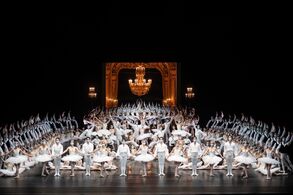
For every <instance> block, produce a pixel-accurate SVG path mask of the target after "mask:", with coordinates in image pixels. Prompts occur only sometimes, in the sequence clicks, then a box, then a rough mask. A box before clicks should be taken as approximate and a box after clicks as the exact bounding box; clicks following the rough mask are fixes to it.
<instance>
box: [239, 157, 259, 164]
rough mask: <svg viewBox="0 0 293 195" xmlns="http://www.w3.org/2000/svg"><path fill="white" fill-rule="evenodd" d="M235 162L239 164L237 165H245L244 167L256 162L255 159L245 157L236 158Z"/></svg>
mask: <svg viewBox="0 0 293 195" xmlns="http://www.w3.org/2000/svg"><path fill="white" fill-rule="evenodd" d="M235 161H237V162H239V163H243V164H246V165H249V164H251V163H254V162H256V159H255V158H253V157H249V156H248V157H246V156H242V155H240V156H236V157H235Z"/></svg>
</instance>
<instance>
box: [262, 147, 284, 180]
mask: <svg viewBox="0 0 293 195" xmlns="http://www.w3.org/2000/svg"><path fill="white" fill-rule="evenodd" d="M272 153H273V150H272V147H267V148H266V149H265V154H266V156H265V157H262V158H259V159H258V161H259V162H262V163H265V165H266V168H267V179H272V174H271V166H272V165H273V164H274V165H275V164H279V163H280V162H279V161H277V160H275V159H273V158H272Z"/></svg>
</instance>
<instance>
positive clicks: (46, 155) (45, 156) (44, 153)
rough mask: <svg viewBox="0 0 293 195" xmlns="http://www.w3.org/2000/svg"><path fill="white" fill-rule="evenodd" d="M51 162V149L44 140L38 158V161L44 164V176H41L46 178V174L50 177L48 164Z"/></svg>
mask: <svg viewBox="0 0 293 195" xmlns="http://www.w3.org/2000/svg"><path fill="white" fill-rule="evenodd" d="M51 160H52V157H51V155H50V151H49V148H48V146H47V144H46V141H45V140H43V141H42V144H41V146H40V148H39V155H38V156H37V157H36V161H37V162H41V163H42V174H41V175H42V176H43V177H44V176H46V174H47V175H49V171H48V170H47V163H48V162H49V161H51Z"/></svg>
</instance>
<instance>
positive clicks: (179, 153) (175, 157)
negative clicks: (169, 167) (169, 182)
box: [167, 144, 187, 177]
mask: <svg viewBox="0 0 293 195" xmlns="http://www.w3.org/2000/svg"><path fill="white" fill-rule="evenodd" d="M183 156H184V152H183V148H182V147H181V146H180V144H176V146H175V147H174V148H173V149H172V151H171V152H170V155H169V157H168V158H167V160H168V161H173V162H174V163H175V177H179V176H180V175H179V173H178V167H179V165H180V164H181V163H184V162H187V159H186V158H184V157H183Z"/></svg>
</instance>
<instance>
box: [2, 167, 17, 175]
mask: <svg viewBox="0 0 293 195" xmlns="http://www.w3.org/2000/svg"><path fill="white" fill-rule="evenodd" d="M0 173H3V174H4V175H7V176H15V173H16V169H15V168H13V170H9V169H0Z"/></svg>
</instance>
